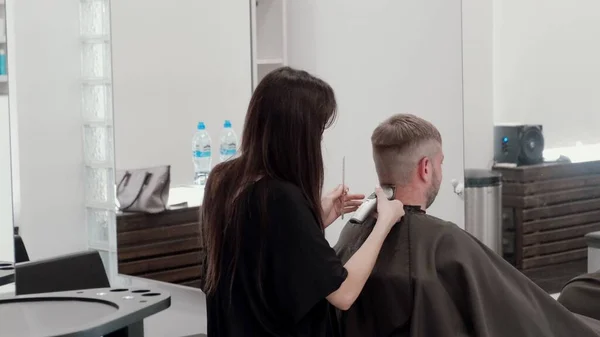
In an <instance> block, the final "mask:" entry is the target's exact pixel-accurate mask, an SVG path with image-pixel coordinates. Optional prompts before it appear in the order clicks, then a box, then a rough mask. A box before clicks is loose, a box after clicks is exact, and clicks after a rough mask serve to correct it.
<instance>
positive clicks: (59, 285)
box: [15, 250, 110, 295]
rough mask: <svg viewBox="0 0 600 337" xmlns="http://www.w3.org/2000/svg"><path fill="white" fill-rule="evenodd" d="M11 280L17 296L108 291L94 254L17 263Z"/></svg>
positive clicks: (96, 253) (102, 268)
mask: <svg viewBox="0 0 600 337" xmlns="http://www.w3.org/2000/svg"><path fill="white" fill-rule="evenodd" d="M15 276H16V280H17V282H15V283H16V286H15V291H16V294H17V295H28V294H39V293H47V292H55V291H70V290H84V289H94V288H108V287H110V282H109V280H108V276H107V275H106V271H105V270H104V264H103V263H102V258H100V253H98V252H97V251H95V250H94V251H85V252H79V253H75V254H69V255H63V256H58V257H53V258H50V259H44V260H36V261H31V262H24V263H18V264H15Z"/></svg>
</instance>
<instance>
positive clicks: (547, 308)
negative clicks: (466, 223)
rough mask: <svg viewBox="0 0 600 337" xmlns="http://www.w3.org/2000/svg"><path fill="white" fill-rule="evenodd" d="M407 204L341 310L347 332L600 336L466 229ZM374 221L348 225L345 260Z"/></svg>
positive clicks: (341, 251)
mask: <svg viewBox="0 0 600 337" xmlns="http://www.w3.org/2000/svg"><path fill="white" fill-rule="evenodd" d="M405 210H406V215H405V216H404V217H403V219H402V221H401V222H399V223H398V224H397V225H396V226H394V228H393V229H392V231H391V232H390V234H389V235H388V237H387V239H386V241H385V243H384V245H383V247H382V250H381V253H380V255H379V258H378V260H377V263H376V265H375V268H374V269H373V273H372V274H371V277H370V278H369V280H368V281H367V283H366V285H365V287H364V290H363V292H362V293H361V295H360V296H359V298H358V300H357V301H356V302H355V303H354V305H353V306H352V307H351V308H350V310H348V311H346V312H342V313H340V314H339V319H340V321H339V323H340V329H341V330H342V333H343V335H344V336H348V337H354V336H356V337H385V336H411V337H449V336H478V337H509V336H510V337H524V336H528V337H529V336H530V337H553V336H561V337H567V336H568V337H570V336H577V337H587V336H600V322H598V321H596V320H593V319H589V318H587V317H583V316H579V315H577V314H574V313H571V312H570V311H568V310H567V309H566V308H565V307H563V306H562V305H561V304H560V303H558V302H557V301H555V300H554V299H553V298H552V297H550V296H549V295H548V294H546V293H545V292H544V291H543V290H542V289H540V288H539V287H537V286H536V285H535V284H534V283H533V282H531V281H530V280H529V279H528V278H526V277H525V276H524V275H523V274H521V273H520V272H519V271H518V270H516V269H515V268H513V267H512V266H511V265H510V264H508V263H507V262H505V261H504V260H503V259H502V258H501V257H500V256H498V255H497V254H495V253H494V252H493V251H491V250H489V249H488V248H487V247H485V246H484V245H483V244H481V243H480V242H479V241H477V240H476V239H475V238H473V237H472V236H470V235H469V234H468V233H467V232H465V231H463V230H462V229H460V228H459V227H457V226H456V225H454V224H452V223H450V222H446V221H443V220H440V219H438V218H435V217H433V216H429V215H427V214H425V213H424V212H423V211H421V210H420V209H419V208H416V207H406V208H405ZM374 222H375V221H374V219H369V220H367V221H366V222H365V223H364V224H362V225H355V224H350V223H349V224H347V225H346V227H345V228H344V229H343V231H342V233H341V235H340V239H339V241H338V243H337V245H336V247H335V249H336V251H337V252H338V255H339V256H340V257H341V258H342V260H343V262H344V263H345V262H346V261H347V260H348V259H349V258H350V257H351V256H352V254H353V253H354V252H355V251H356V250H357V249H358V248H359V247H360V245H361V244H362V243H363V242H364V240H365V239H366V237H367V236H368V235H369V233H370V232H371V230H372V228H373V225H374Z"/></svg>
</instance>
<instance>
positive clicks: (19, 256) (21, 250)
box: [15, 234, 29, 263]
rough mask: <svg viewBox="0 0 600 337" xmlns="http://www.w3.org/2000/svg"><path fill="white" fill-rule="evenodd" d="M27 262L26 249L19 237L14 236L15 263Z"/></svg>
mask: <svg viewBox="0 0 600 337" xmlns="http://www.w3.org/2000/svg"><path fill="white" fill-rule="evenodd" d="M27 261H29V254H27V248H25V243H24V242H23V239H22V238H21V236H20V235H18V234H15V263H21V262H27Z"/></svg>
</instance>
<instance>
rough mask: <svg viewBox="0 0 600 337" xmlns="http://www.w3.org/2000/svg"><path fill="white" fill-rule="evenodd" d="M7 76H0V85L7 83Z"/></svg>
mask: <svg viewBox="0 0 600 337" xmlns="http://www.w3.org/2000/svg"><path fill="white" fill-rule="evenodd" d="M7 82H8V75H0V83H7Z"/></svg>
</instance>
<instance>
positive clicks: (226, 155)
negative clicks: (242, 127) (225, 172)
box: [219, 120, 238, 162]
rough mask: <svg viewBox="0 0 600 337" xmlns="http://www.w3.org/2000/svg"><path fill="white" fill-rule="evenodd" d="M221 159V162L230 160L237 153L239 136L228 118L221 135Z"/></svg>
mask: <svg viewBox="0 0 600 337" xmlns="http://www.w3.org/2000/svg"><path fill="white" fill-rule="evenodd" d="M219 141H220V145H219V159H221V162H224V161H226V160H229V159H231V158H233V157H235V155H236V154H237V144H238V137H237V135H236V134H235V131H233V128H232V127H231V122H230V121H229V120H226V121H225V123H224V124H223V130H222V131H221V136H220V137H219Z"/></svg>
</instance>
